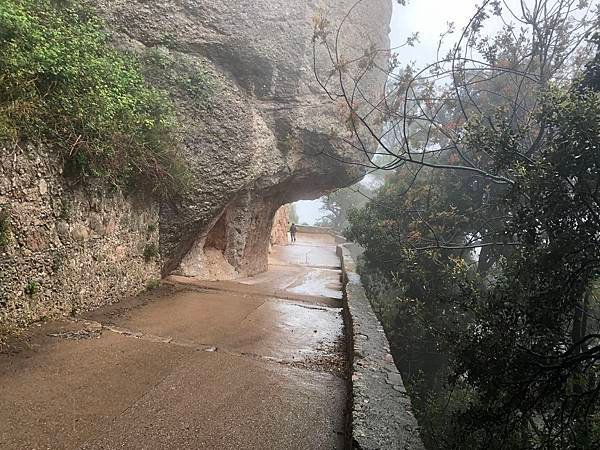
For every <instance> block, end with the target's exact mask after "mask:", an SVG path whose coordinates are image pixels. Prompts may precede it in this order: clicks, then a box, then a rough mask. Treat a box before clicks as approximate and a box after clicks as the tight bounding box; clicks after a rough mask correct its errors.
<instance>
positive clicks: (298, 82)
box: [96, 0, 391, 276]
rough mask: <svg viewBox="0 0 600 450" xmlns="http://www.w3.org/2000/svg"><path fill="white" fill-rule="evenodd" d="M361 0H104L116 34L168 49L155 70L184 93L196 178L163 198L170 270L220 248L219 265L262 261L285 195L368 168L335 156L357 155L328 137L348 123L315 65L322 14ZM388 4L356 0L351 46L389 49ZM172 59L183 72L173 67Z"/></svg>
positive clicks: (144, 48)
mask: <svg viewBox="0 0 600 450" xmlns="http://www.w3.org/2000/svg"><path fill="white" fill-rule="evenodd" d="M354 3H355V0H326V1H321V2H316V1H314V0H295V1H290V0H252V1H251V0H235V1H232V0H156V1H152V2H148V1H145V0H101V1H98V2H96V4H97V5H98V10H99V12H100V13H101V14H103V15H104V16H105V17H106V18H107V21H108V24H109V27H110V28H111V30H112V31H114V35H115V41H116V42H117V43H118V45H120V46H124V47H128V48H130V49H133V50H135V51H136V52H138V53H141V54H143V55H144V54H146V55H147V54H150V55H152V58H149V59H151V60H156V59H158V60H159V65H160V66H161V68H162V75H161V73H160V72H161V71H158V73H157V74H156V77H155V81H156V83H157V84H159V85H161V86H162V87H164V88H166V89H167V90H168V91H169V92H170V93H171V95H172V97H173V98H174V99H175V102H176V105H177V108H178V112H179V117H180V120H181V123H182V124H183V127H182V129H181V142H182V146H183V147H184V151H185V155H186V158H187V160H188V163H189V166H190V167H191V168H192V171H193V175H194V179H193V183H192V184H193V189H192V190H191V193H190V194H189V195H188V196H186V198H185V199H183V200H182V201H180V202H177V203H172V202H164V203H163V204H162V206H161V212H160V235H161V253H162V255H163V257H164V258H165V264H164V269H163V273H165V274H167V273H171V272H174V271H175V272H178V273H181V274H185V275H189V276H201V275H202V274H203V273H206V271H207V267H206V266H207V265H209V264H211V261H213V262H214V261H215V255H216V259H219V255H218V254H220V255H222V258H220V259H221V260H222V261H221V262H220V264H223V263H226V265H228V266H230V267H231V268H232V269H233V270H229V269H228V273H229V276H238V275H248V274H254V273H257V272H260V271H262V270H265V269H266V264H267V252H268V246H269V236H270V231H271V224H272V222H273V218H274V215H275V213H276V211H277V210H278V209H279V207H280V206H281V205H283V204H286V203H289V202H293V201H296V200H299V199H312V198H317V197H319V196H321V195H322V194H324V193H326V192H328V191H330V190H332V189H334V188H336V187H340V186H344V185H348V184H351V183H352V182H354V181H356V180H357V178H358V177H360V176H361V171H360V169H358V168H357V167H356V166H353V165H348V164H341V163H339V162H338V161H337V160H339V159H350V158H352V156H351V154H350V152H349V151H348V149H347V148H345V147H344V146H340V145H338V144H337V143H335V142H333V141H332V140H331V139H330V133H331V130H334V129H337V128H339V127H340V113H339V104H336V102H332V101H330V100H329V99H328V98H327V97H326V96H325V95H324V93H323V91H322V90H321V88H320V87H319V86H318V84H317V83H316V81H315V77H314V73H313V72H314V70H313V69H314V64H313V61H314V58H313V19H314V17H315V16H318V15H322V16H323V17H326V18H327V19H328V20H329V21H330V22H331V27H332V28H335V27H336V24H338V23H339V22H340V20H341V18H342V17H343V16H344V15H345V14H346V13H347V12H348V11H349V10H350V9H351V8H352V6H353V5H354ZM320 7H321V8H320ZM323 7H324V9H322V8H323ZM390 15H391V2H390V0H365V1H364V2H362V3H361V4H359V5H358V6H357V7H356V8H355V9H354V10H353V11H352V14H350V16H349V17H348V19H347V23H346V26H345V28H344V32H343V33H342V40H343V44H344V45H343V47H344V51H345V52H347V55H345V56H346V57H348V58H350V57H352V56H356V55H359V54H362V52H363V51H364V50H365V49H366V48H368V47H370V46H371V44H372V45H374V46H376V47H378V48H387V47H388V41H387V39H388V38H387V34H388V25H389V20H390ZM157 55H158V56H159V57H158V58H156V57H157ZM316 55H317V57H316V61H317V71H318V72H319V73H320V74H321V75H324V76H326V75H327V72H328V71H329V70H331V68H332V65H331V62H330V61H329V60H328V58H327V57H326V55H325V54H323V52H322V50H317V54H316ZM155 62H156V61H155ZM165 68H167V70H168V71H173V70H174V71H175V72H176V73H177V74H179V75H178V76H177V77H173V76H165V75H164V70H165ZM199 70H201V71H202V74H203V76H204V78H202V79H203V80H206V79H210V80H211V81H210V83H209V85H210V86H209V88H208V90H209V91H210V92H200V93H198V91H197V90H196V89H194V82H195V80H200V78H198V76H197V74H198V71H199ZM169 73H172V72H169ZM182 80H183V81H185V82H184V83H182V82H181V81H182ZM383 81H384V79H383V74H378V73H376V72H373V73H371V74H369V75H368V76H367V77H366V78H365V80H364V82H363V84H364V89H366V90H372V91H373V92H374V90H375V85H376V84H377V83H383ZM199 85H200V83H198V86H199ZM205 94H206V95H205ZM199 98H200V99H201V100H202V101H199ZM206 98H210V100H208V101H206ZM331 155H333V157H331Z"/></svg>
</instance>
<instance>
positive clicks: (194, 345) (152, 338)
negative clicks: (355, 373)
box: [74, 300, 338, 376]
mask: <svg viewBox="0 0 600 450" xmlns="http://www.w3.org/2000/svg"><path fill="white" fill-rule="evenodd" d="M265 301H266V300H265ZM298 306H301V307H305V306H302V305H298ZM306 308H309V309H321V308H310V307H306ZM250 314H251V313H250ZM250 314H248V315H250ZM74 321H75V322H77V323H82V324H84V325H86V326H93V327H95V328H100V329H101V330H107V331H110V332H111V333H116V334H119V335H121V336H124V337H130V338H134V339H140V340H143V341H147V342H153V343H160V344H169V345H176V346H178V347H184V348H190V349H194V350H199V351H204V352H208V353H221V354H223V355H228V356H234V357H238V358H251V359H254V360H260V361H267V362H270V363H276V364H280V365H285V366H289V367H294V368H297V369H304V370H310V371H312V372H328V373H333V374H334V375H336V376H338V375H337V374H336V372H335V371H334V370H333V369H331V370H324V369H323V367H319V366H317V365H315V364H314V363H312V364H311V361H310V359H308V360H303V359H299V360H295V361H290V360H289V359H283V358H276V357H274V356H265V355H260V354H257V353H251V352H235V351H232V350H228V349H225V348H219V347H217V346H215V345H210V344H204V343H198V342H193V341H186V340H180V339H174V338H172V337H164V336H157V335H154V334H150V333H143V332H140V331H134V330H130V329H127V328H123V327H118V326H115V325H111V324H103V323H100V322H97V321H93V320H74ZM324 356H325V357H327V356H330V357H332V358H334V357H335V355H324Z"/></svg>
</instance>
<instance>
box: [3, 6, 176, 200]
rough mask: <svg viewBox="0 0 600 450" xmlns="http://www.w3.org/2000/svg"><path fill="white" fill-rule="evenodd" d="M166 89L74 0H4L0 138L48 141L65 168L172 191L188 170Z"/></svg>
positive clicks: (75, 174) (125, 184) (124, 183)
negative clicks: (150, 78) (146, 76)
mask: <svg viewBox="0 0 600 450" xmlns="http://www.w3.org/2000/svg"><path fill="white" fill-rule="evenodd" d="M174 117H175V116H174V112H173V107H172V105H171V102H170V100H169V98H168V96H167V95H166V94H165V93H164V92H163V91H160V90H158V89H156V88H153V87H150V86H149V85H148V84H147V82H146V80H145V79H144V76H143V75H142V71H141V69H140V65H139V63H138V61H137V60H136V58H135V57H133V56H132V55H128V54H125V53H123V52H119V51H117V50H115V49H114V48H113V47H112V46H111V45H110V43H109V35H108V34H107V33H106V32H105V31H104V30H103V24H102V22H101V21H100V20H99V19H98V18H97V17H96V16H95V14H94V13H93V11H92V10H91V9H90V8H88V7H85V6H82V5H81V4H79V3H76V2H72V1H69V0H67V1H52V0H2V1H0V139H1V140H3V141H6V140H9V141H12V142H13V143H15V144H17V145H18V144H20V143H22V142H24V141H33V142H43V143H44V144H46V145H49V146H50V148H52V149H53V150H56V151H57V152H60V155H61V157H62V158H63V159H64V165H65V173H66V174H67V175H69V176H73V177H76V178H79V179H84V178H86V177H102V178H105V179H106V180H107V181H109V182H110V183H112V184H114V185H117V186H119V187H135V188H139V187H144V188H150V189H152V190H153V191H155V192H158V193H161V194H173V193H176V192H178V191H179V190H180V189H182V188H183V187H184V186H185V183H186V179H187V174H186V169H185V166H184V164H183V162H182V160H181V158H180V156H179V155H178V153H177V151H176V150H175V149H176V148H177V145H175V139H174V133H173V128H174V125H175V118H174Z"/></svg>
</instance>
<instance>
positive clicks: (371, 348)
mask: <svg viewBox="0 0 600 450" xmlns="http://www.w3.org/2000/svg"><path fill="white" fill-rule="evenodd" d="M349 245H351V244H342V245H338V247H337V253H338V256H339V257H340V259H341V263H342V274H343V278H344V317H345V322H346V333H347V336H348V339H349V350H350V351H349V354H350V370H351V374H350V380H351V381H350V384H351V405H349V411H350V413H349V417H348V420H349V422H350V423H349V424H348V425H349V430H350V431H349V432H348V434H347V448H352V449H362V450H374V449H403V450H413V449H414V450H417V449H419V450H421V449H423V444H422V443H421V439H420V437H419V431H418V426H417V421H416V419H415V417H414V416H413V414H412V412H411V402H410V398H409V397H408V394H407V392H406V389H405V388H404V384H403V382H402V377H401V375H400V373H399V372H398V369H397V368H396V366H395V365H394V360H393V358H392V355H391V352H390V346H389V342H388V340H387V338H386V336H385V333H384V331H383V327H382V326H381V324H380V323H379V320H378V319H377V317H376V316H375V313H374V312H373V310H372V308H371V305H370V304H369V301H368V299H367V296H366V294H365V290H364V288H363V286H362V284H361V281H360V277H359V275H358V274H357V273H356V263H355V261H354V259H353V258H352V254H351V249H350V248H349Z"/></svg>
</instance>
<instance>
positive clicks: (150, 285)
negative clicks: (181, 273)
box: [146, 278, 160, 291]
mask: <svg viewBox="0 0 600 450" xmlns="http://www.w3.org/2000/svg"><path fill="white" fill-rule="evenodd" d="M159 287H160V280H157V279H156V278H151V279H149V280H148V282H147V283H146V290H147V291H153V290H155V289H158V288H159Z"/></svg>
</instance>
